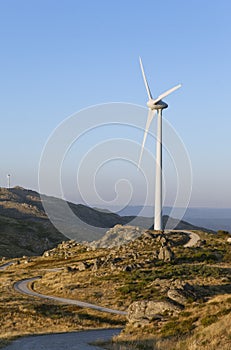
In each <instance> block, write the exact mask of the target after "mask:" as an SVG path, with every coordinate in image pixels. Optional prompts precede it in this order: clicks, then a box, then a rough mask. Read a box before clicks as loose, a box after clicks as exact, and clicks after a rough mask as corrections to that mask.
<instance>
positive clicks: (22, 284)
mask: <svg viewBox="0 0 231 350" xmlns="http://www.w3.org/2000/svg"><path fill="white" fill-rule="evenodd" d="M39 278H40V277H33V278H28V279H25V280H21V281H18V282H16V283H15V284H14V289H15V290H16V291H18V292H20V293H23V294H28V295H31V296H34V297H39V298H43V299H50V300H54V301H58V302H61V303H64V304H72V305H78V306H80V307H87V308H90V309H94V310H98V311H102V312H108V313H111V314H117V315H126V314H127V312H125V311H120V310H114V309H109V308H107V307H103V306H99V305H94V304H90V303H86V302H84V301H79V300H74V299H67V298H60V297H55V296H51V295H44V294H40V293H37V292H34V291H33V290H32V289H30V288H29V287H28V285H29V284H30V283H31V282H33V281H35V280H37V279H39Z"/></svg>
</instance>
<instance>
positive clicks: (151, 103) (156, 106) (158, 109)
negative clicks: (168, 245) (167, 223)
mask: <svg viewBox="0 0 231 350" xmlns="http://www.w3.org/2000/svg"><path fill="white" fill-rule="evenodd" d="M140 67H141V71H142V75H143V79H144V84H145V87H146V90H147V93H148V102H147V106H148V108H149V111H148V119H147V123H146V127H145V132H144V138H143V143H142V148H141V153H140V159H139V166H140V162H141V158H142V155H143V150H144V145H145V141H146V138H147V134H148V130H149V127H150V124H151V122H152V119H153V117H154V115H155V113H157V135H156V185H155V213H154V230H158V231H162V230H163V224H162V110H163V109H164V108H167V107H168V105H167V103H165V102H163V101H162V99H163V98H164V97H166V96H168V95H169V94H171V93H172V92H173V91H175V90H177V89H179V88H180V87H181V84H179V85H176V86H175V87H173V88H171V89H169V90H167V91H166V92H164V93H163V94H161V95H159V96H158V97H157V98H155V99H153V97H152V94H151V91H150V88H149V85H148V82H147V79H146V76H145V73H144V67H143V64H142V60H141V58H140Z"/></svg>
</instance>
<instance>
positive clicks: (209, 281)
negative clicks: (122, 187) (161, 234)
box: [0, 233, 231, 350]
mask: <svg viewBox="0 0 231 350" xmlns="http://www.w3.org/2000/svg"><path fill="white" fill-rule="evenodd" d="M200 235H201V236H202V239H205V240H206V244H205V245H204V246H203V247H199V248H191V249H184V248H182V247H181V246H180V245H179V244H178V243H179V237H178V236H177V235H176V237H175V238H174V239H175V243H176V244H174V245H173V248H172V249H173V250H174V253H175V256H176V260H175V262H174V263H172V264H171V263H167V264H166V263H163V262H160V261H157V260H155V259H153V251H154V250H155V249H158V245H156V244H153V246H151V245H150V244H148V245H147V247H145V248H144V246H142V248H140V249H139V244H138V243H137V242H135V241H134V242H132V243H131V244H130V245H129V246H128V248H126V249H127V251H125V250H123V251H122V250H118V251H117V252H115V254H114V255H115V256H121V255H122V253H123V254H124V255H125V256H126V259H125V260H124V261H123V262H122V263H120V262H119V263H118V264H117V267H116V268H113V269H111V265H110V263H109V264H107V263H105V264H104V265H103V266H101V267H100V268H99V269H98V270H93V269H92V268H89V269H87V270H85V271H78V270H77V269H75V267H76V266H77V265H78V263H79V262H81V261H86V262H88V263H89V264H91V263H92V261H93V260H94V259H96V258H99V257H101V258H104V259H105V261H107V258H108V254H110V252H109V251H108V250H103V249H99V250H95V251H94V250H90V251H88V250H86V249H83V248H81V247H76V248H73V250H72V251H71V253H72V255H71V256H70V257H69V258H68V259H65V258H64V255H63V256H62V255H57V256H54V257H48V258H44V257H37V258H35V257H34V258H33V259H32V261H31V262H30V263H27V264H26V263H24V260H23V259H20V261H21V263H20V265H13V266H10V267H8V268H7V269H6V270H5V271H1V272H0V281H1V283H0V312H1V320H0V329H1V339H0V347H1V346H3V345H5V343H6V342H7V341H8V340H9V339H14V338H15V337H19V336H22V335H29V334H44V333H55V332H69V331H76V330H83V329H91V328H102V327H103V328H107V327H117V326H121V325H123V324H124V321H125V319H124V317H122V316H118V315H110V314H105V313H100V312H97V311H94V310H89V309H81V308H79V307H78V306H70V305H63V304H55V303H53V302H51V301H47V300H45V299H44V300H42V299H39V298H33V297H29V296H26V295H25V296H24V295H21V294H19V293H17V292H16V291H14V289H13V283H14V282H15V281H17V280H20V279H23V278H29V277H33V276H37V275H40V276H42V278H41V279H40V280H38V281H36V282H34V284H33V288H34V289H35V290H36V291H38V292H40V293H43V294H47V295H56V296H62V297H67V298H70V299H78V300H82V301H87V302H91V303H94V304H98V305H102V306H105V307H109V308H115V309H120V310H125V309H126V308H127V307H128V305H129V304H130V303H131V302H132V301H134V300H142V299H152V298H159V297H162V295H161V293H160V290H159V289H158V288H156V287H155V285H153V282H154V281H155V279H156V278H159V279H164V280H166V281H167V282H168V280H174V279H177V278H180V279H183V280H185V281H188V282H189V283H190V284H193V285H194V286H195V288H196V289H197V291H198V293H200V294H201V296H202V297H201V300H199V301H197V302H191V301H190V300H189V302H188V304H187V305H186V308H185V310H184V311H183V312H181V313H180V314H179V316H178V317H176V318H172V319H169V320H167V319H166V320H164V321H161V322H153V323H152V324H150V325H149V326H148V327H143V328H134V329H133V328H131V327H130V326H129V327H126V328H125V332H124V333H123V334H122V336H120V337H119V338H118V339H117V340H116V341H115V342H113V343H111V344H107V347H108V348H110V349H113V350H125V349H126V350H127V349H146V350H149V349H150V350H156V349H158V350H166V349H168V350H174V349H175V350H183V349H184V350H194V349H198V350H207V349H210V350H213V349H214V350H215V349H216V350H217V349H222V350H228V349H229V350H230V349H231V335H230V333H231V330H230V324H231V316H230V313H229V312H230V309H231V278H230V271H231V245H227V243H226V237H223V236H222V235H220V236H214V235H211V234H205V233H201V234H200ZM173 243H174V242H173ZM74 249H75V250H74ZM121 249H122V248H121ZM123 249H124V248H123ZM57 251H58V250H57ZM133 252H135V253H136V254H137V253H139V254H138V255H137V257H134V254H133ZM134 263H136V264H137V266H139V265H140V267H136V268H134V269H133V270H132V271H129V272H126V271H123V269H122V267H123V266H122V264H124V265H131V264H134ZM51 268H62V270H59V271H48V269H51ZM118 341H120V342H118Z"/></svg>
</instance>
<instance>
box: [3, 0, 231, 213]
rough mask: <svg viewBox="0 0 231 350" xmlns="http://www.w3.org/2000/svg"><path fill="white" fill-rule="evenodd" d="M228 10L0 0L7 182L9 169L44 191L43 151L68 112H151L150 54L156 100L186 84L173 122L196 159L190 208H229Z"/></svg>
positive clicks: (174, 99) (177, 1)
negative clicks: (98, 108) (132, 107)
mask: <svg viewBox="0 0 231 350" xmlns="http://www.w3.org/2000/svg"><path fill="white" fill-rule="evenodd" d="M230 13H231V3H230V1H228V0H221V1H219V4H218V3H217V2H215V1H207V0H206V1H205V0H202V1H199V0H195V1H191V2H186V1H184V2H183V1H181V0H174V1H171V0H166V1H164V2H160V1H155V0H153V1H148V0H143V1H130V0H127V1H121V0H117V1H105V0H98V1H94V0H91V1H89V0H86V1H78V0H76V1H72V0H67V1H53V0H46V1H45V0H39V1H34V0H30V1H25V0H21V1H16V0H14V1H13V0H8V1H3V0H2V1H0V43H1V55H0V69H1V79H0V96H1V103H0V116H1V138H0V159H1V167H0V185H1V186H6V175H7V174H8V173H10V174H12V185H21V186H23V187H27V188H33V189H37V188H38V185H37V183H38V180H37V174H38V165H39V160H40V156H41V152H42V149H43V147H44V145H45V143H46V140H47V139H48V138H49V135H50V134H51V133H52V132H53V130H54V129H55V128H56V127H57V125H59V124H60V123H61V122H62V121H63V120H64V119H65V118H67V117H68V116H69V115H71V114H74V113H76V112H77V111H79V110H81V109H82V108H86V107H88V106H91V105H95V104H100V103H107V102H128V103H133V104H138V105H142V106H145V103H146V99H147V97H146V92H145V88H144V85H143V81H142V77H141V73H140V68H139V62H138V57H139V56H142V59H143V62H144V66H145V70H146V73H147V75H148V78H149V81H150V86H151V89H152V92H153V95H155V94H159V93H161V92H163V91H165V90H166V89H168V88H170V87H172V86H173V85H176V84H178V83H179V82H181V83H182V84H183V87H182V88H181V89H180V90H179V91H178V92H175V93H174V94H173V95H171V96H169V97H168V99H167V102H168V104H169V109H168V110H166V112H165V117H166V119H167V120H168V121H169V122H170V123H171V124H172V125H173V126H174V128H175V129H176V131H177V133H178V134H179V135H180V137H181V138H182V140H183V142H184V144H185V146H186V148H187V150H188V153H189V156H190V159H191V162H192V172H193V191H192V199H191V205H192V206H207V207H231V186H230V178H231V164H230V150H231V137H230V129H231V116H230V112H229V100H230V97H231V96H230V90H231V89H230V82H231V69H230V62H231V48H230V37H231V25H230ZM144 124H145V120H144ZM139 137H140V140H136V141H138V142H141V141H142V134H141V133H140V135H138V138H139ZM147 147H148V148H150V147H151V143H150V142H149V143H147ZM150 150H151V148H150ZM109 173H110V171H109ZM109 177H110V176H109ZM137 181H138V180H137ZM69 192H71V188H70V191H69ZM141 197H142V196H141ZM71 199H73V198H71ZM76 200H77V201H78V198H77V197H76ZM92 201H94V198H92ZM167 204H168V203H167Z"/></svg>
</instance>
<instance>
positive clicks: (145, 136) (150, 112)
mask: <svg viewBox="0 0 231 350" xmlns="http://www.w3.org/2000/svg"><path fill="white" fill-rule="evenodd" d="M155 112H156V110H155V109H154V110H152V109H149V111H148V119H147V122H146V127H145V132H144V138H143V143H142V147H141V152H140V158H139V163H138V168H140V163H141V159H142V155H143V151H144V145H145V142H146V138H147V134H148V130H149V128H150V125H151V122H152V119H153V117H154V115H155Z"/></svg>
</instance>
